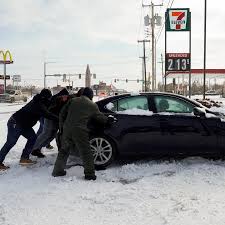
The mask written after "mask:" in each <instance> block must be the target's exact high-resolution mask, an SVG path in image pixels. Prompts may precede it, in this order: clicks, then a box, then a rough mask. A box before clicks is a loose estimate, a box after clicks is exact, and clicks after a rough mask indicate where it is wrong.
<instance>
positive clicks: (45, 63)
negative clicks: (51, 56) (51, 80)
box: [44, 62, 56, 88]
mask: <svg viewBox="0 0 225 225" xmlns="http://www.w3.org/2000/svg"><path fill="white" fill-rule="evenodd" d="M49 63H56V62H44V88H46V77H47V76H48V75H47V74H46V65H47V64H49Z"/></svg>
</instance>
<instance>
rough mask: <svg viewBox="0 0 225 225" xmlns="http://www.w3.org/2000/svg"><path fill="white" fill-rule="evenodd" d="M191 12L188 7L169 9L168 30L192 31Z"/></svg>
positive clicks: (167, 12)
mask: <svg viewBox="0 0 225 225" xmlns="http://www.w3.org/2000/svg"><path fill="white" fill-rule="evenodd" d="M190 21H191V13H190V10H189V9H188V8H181V9H167V11H166V31H190V30H191V26H190Z"/></svg>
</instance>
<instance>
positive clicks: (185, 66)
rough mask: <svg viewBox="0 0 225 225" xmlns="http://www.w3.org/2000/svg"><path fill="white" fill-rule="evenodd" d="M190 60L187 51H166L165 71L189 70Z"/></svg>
mask: <svg viewBox="0 0 225 225" xmlns="http://www.w3.org/2000/svg"><path fill="white" fill-rule="evenodd" d="M190 61H191V60H190V54H189V53H167V54H166V62H165V63H166V71H167V72H172V71H190Z"/></svg>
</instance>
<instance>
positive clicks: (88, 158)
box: [53, 128, 95, 175]
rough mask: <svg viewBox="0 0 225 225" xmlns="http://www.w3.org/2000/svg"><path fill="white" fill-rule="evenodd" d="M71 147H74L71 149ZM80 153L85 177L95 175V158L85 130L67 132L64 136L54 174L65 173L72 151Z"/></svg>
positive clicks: (77, 129)
mask: <svg viewBox="0 0 225 225" xmlns="http://www.w3.org/2000/svg"><path fill="white" fill-rule="evenodd" d="M71 147H73V148H72V149H71ZM76 150H78V151H79V154H80V156H81V158H82V161H83V165H84V174H85V175H94V174H95V168H94V158H93V154H92V151H91V147H90V143H89V135H88V132H87V131H85V130H83V129H79V128H76V129H73V130H71V131H68V130H65V131H63V135H62V143H61V149H59V153H58V156H57V159H56V162H55V166H54V169H53V174H57V173H59V172H61V171H63V170H64V169H65V167H66V162H67V159H68V157H69V154H70V153H71V151H76Z"/></svg>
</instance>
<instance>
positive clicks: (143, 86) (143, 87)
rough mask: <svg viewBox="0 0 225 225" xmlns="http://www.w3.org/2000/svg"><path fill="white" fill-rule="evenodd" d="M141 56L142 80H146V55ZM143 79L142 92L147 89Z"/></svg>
mask: <svg viewBox="0 0 225 225" xmlns="http://www.w3.org/2000/svg"><path fill="white" fill-rule="evenodd" d="M139 58H141V59H142V80H143V81H144V80H145V73H144V67H145V66H144V65H145V63H144V57H143V56H142V57H139ZM147 58H148V57H146V59H147ZM143 81H142V92H144V91H145V83H144V82H143Z"/></svg>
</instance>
